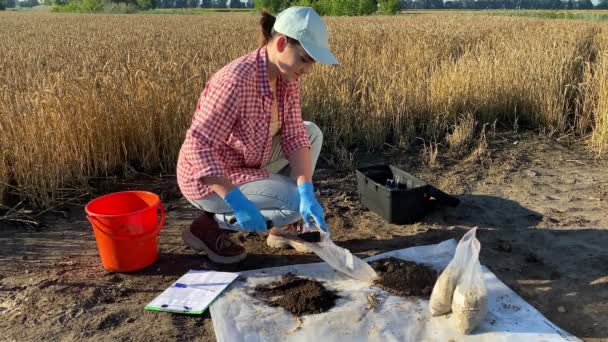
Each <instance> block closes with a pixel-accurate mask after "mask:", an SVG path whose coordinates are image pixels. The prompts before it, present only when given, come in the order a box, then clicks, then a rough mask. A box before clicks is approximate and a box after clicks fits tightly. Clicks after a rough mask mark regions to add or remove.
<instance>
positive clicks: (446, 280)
mask: <svg viewBox="0 0 608 342" xmlns="http://www.w3.org/2000/svg"><path fill="white" fill-rule="evenodd" d="M476 231H477V228H473V229H471V230H469V231H468V232H467V233H466V234H465V235H464V236H463V237H462V239H460V242H458V246H456V252H455V253H454V257H453V258H452V260H451V261H450V263H449V264H448V266H447V267H446V268H445V269H444V270H443V272H442V273H441V275H440V276H439V278H437V282H436V283H435V286H434V287H433V292H432V293H431V299H430V300H429V306H430V311H431V315H432V316H441V315H445V314H447V313H450V311H452V296H453V294H454V290H455V289H456V284H457V283H458V280H459V279H460V276H461V275H462V273H463V271H464V269H465V268H466V266H467V262H468V261H469V260H470V259H471V255H472V249H471V244H472V242H473V240H475V241H477V240H476V239H475V232H476Z"/></svg>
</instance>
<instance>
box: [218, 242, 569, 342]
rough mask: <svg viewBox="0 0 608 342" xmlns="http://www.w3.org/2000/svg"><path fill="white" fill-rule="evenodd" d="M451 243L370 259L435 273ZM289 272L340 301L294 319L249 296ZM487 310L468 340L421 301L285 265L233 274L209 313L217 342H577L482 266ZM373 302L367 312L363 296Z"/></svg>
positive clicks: (322, 270) (320, 269) (321, 270)
mask: <svg viewBox="0 0 608 342" xmlns="http://www.w3.org/2000/svg"><path fill="white" fill-rule="evenodd" d="M455 248H456V241H455V240H453V239H452V240H447V241H444V242H442V243H440V244H437V245H428V246H419V247H411V248H406V249H401V250H396V251H392V252H388V253H383V254H380V255H376V256H373V257H371V258H368V259H366V260H367V261H372V260H375V259H380V258H384V257H388V256H394V257H397V258H401V259H404V260H410V261H415V262H418V263H426V264H430V265H432V266H433V267H435V268H436V269H437V270H442V269H443V268H444V267H445V266H446V265H447V264H448V262H449V261H450V260H451V258H452V256H453V254H454V250H455ZM288 272H291V273H293V274H295V275H297V276H301V277H310V278H314V279H316V280H318V281H321V282H322V283H323V284H324V285H325V286H326V287H328V288H330V289H334V290H336V291H337V292H338V295H339V296H340V297H341V298H340V299H338V301H337V302H336V306H335V307H334V308H332V309H331V310H329V311H327V312H325V313H321V314H315V315H307V316H303V317H302V318H301V319H297V318H296V317H294V316H293V315H291V313H289V312H287V311H285V310H283V309H281V308H273V307H270V306H268V305H266V304H264V303H262V302H260V301H259V300H257V299H255V298H253V297H252V296H251V295H250V294H251V292H252V291H253V288H254V287H255V286H256V285H259V284H266V283H269V282H272V281H276V280H279V279H280V278H281V276H283V275H284V274H286V273H288ZM483 272H484V277H485V281H486V285H487V288H488V307H489V312H488V315H487V317H486V319H485V320H484V321H483V322H482V323H481V325H480V326H479V327H478V328H477V329H476V330H475V331H474V333H473V334H471V335H463V334H461V333H459V332H458V331H457V330H456V328H455V327H454V322H453V321H452V320H451V319H450V315H447V316H440V317H431V316H430V313H429V310H428V300H425V299H420V298H414V297H408V298H403V297H397V296H392V295H389V294H388V293H386V292H384V291H382V290H379V289H378V288H376V287H370V284H368V283H364V282H361V281H357V280H353V279H350V278H348V277H346V276H345V275H343V274H341V273H338V272H336V271H334V270H332V269H331V268H330V267H329V266H328V265H327V264H325V263H316V264H303V265H289V266H282V267H274V268H266V269H260V270H254V271H247V272H241V273H240V274H241V275H242V276H243V277H246V279H245V280H241V279H240V278H242V277H239V279H237V280H236V281H235V282H234V283H233V284H232V285H231V286H230V287H229V288H228V289H227V290H226V291H225V292H224V294H223V295H222V296H221V297H220V298H218V299H217V300H216V301H215V302H214V303H213V304H212V305H211V308H210V311H211V316H212V319H213V327H214V329H215V334H216V337H217V340H218V342H237V341H416V342H418V341H438V342H446V341H487V342H490V341H491V342H497V341H517V342H519V341H544V342H549V341H579V339H577V338H575V337H573V336H572V335H570V334H568V333H567V332H565V331H563V330H562V329H560V328H558V327H557V326H555V325H554V324H553V323H551V322H550V321H549V320H547V319H546V318H545V317H544V316H543V315H542V314H541V313H540V312H538V311H537V310H536V309H534V308H533V307H532V306H531V305H530V304H528V303H526V302H525V301H524V300H523V299H522V298H521V297H519V296H518V295H517V294H515V292H513V291H511V289H509V288H508V287H507V286H506V285H505V284H503V283H502V282H501V281H500V280H498V278H496V276H495V275H494V274H493V273H492V272H490V271H489V270H488V269H487V268H485V267H484V268H483ZM371 293H376V294H377V298H378V299H379V300H378V301H379V303H378V304H377V305H376V307H375V308H372V309H370V305H369V299H368V297H369V294H371Z"/></svg>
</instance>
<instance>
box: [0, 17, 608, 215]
mask: <svg viewBox="0 0 608 342" xmlns="http://www.w3.org/2000/svg"><path fill="white" fill-rule="evenodd" d="M237 20H238V21H240V22H239V23H238V24H237ZM256 21H257V17H256V16H253V15H250V14H217V15H215V14H210V15H205V16H165V15H131V16H120V15H75V14H69V15H60V14H36V13H10V14H8V13H7V14H0V41H1V42H2V44H3V47H8V48H1V49H0V70H1V72H0V129H1V131H2V132H3V134H2V135H1V136H0V149H1V151H2V154H1V155H0V163H2V164H0V192H2V191H3V190H2V184H6V183H10V184H12V185H13V186H14V187H16V188H17V189H20V190H19V191H18V192H19V193H20V195H21V196H23V197H25V198H27V199H30V200H32V201H34V203H36V204H38V205H47V204H48V203H50V202H53V201H54V200H56V196H57V193H58V189H60V188H62V187H63V186H65V185H66V184H70V183H72V184H77V185H79V186H81V187H86V186H87V184H88V180H89V177H93V176H104V175H116V174H119V175H120V174H125V173H127V172H129V170H131V169H133V168H134V169H137V170H154V171H158V170H161V171H163V172H169V173H170V172H173V170H174V167H175V162H176V160H177V153H178V151H179V147H180V145H181V142H182V139H183V137H184V132H185V130H186V129H187V127H188V125H189V122H190V118H191V115H192V112H193V110H194V106H195V104H196V99H197V98H198V95H199V93H200V92H201V91H202V89H203V87H204V83H205V81H206V80H207V79H208V77H209V76H210V75H211V74H212V73H213V72H214V71H216V70H217V69H218V68H220V67H221V66H222V65H224V64H225V63H227V62H229V61H231V60H233V59H234V58H236V57H238V56H240V55H242V54H244V53H246V52H248V51H251V50H252V49H254V48H255V30H256V28H255V25H256ZM327 22H328V26H329V29H330V31H331V45H332V46H333V49H334V50H335V51H336V54H337V56H338V58H339V59H340V60H341V62H342V66H341V67H339V68H330V67H317V68H316V70H315V72H314V73H313V74H312V75H310V76H309V77H307V78H306V79H305V81H304V83H303V85H304V86H303V95H304V97H303V108H304V112H305V116H306V117H307V119H312V120H314V121H316V122H317V123H318V124H319V125H320V126H321V127H322V128H323V130H324V131H325V133H326V146H325V148H326V150H325V151H326V152H327V153H326V155H327V156H329V159H330V160H332V161H333V162H334V163H335V164H336V165H339V166H352V165H353V163H354V161H353V154H352V151H353V150H355V149H359V150H362V149H369V148H371V149H374V148H380V147H381V146H383V144H384V143H387V142H388V143H390V144H391V145H398V146H404V145H406V144H408V143H410V142H411V141H412V140H413V139H415V137H416V136H422V137H424V138H425V139H427V138H429V137H443V136H445V134H446V133H447V132H450V130H451V127H453V125H455V124H456V123H457V121H458V119H459V118H461V117H462V115H463V114H465V113H471V115H472V117H474V118H475V120H476V121H478V122H493V121H494V120H496V119H498V120H499V121H501V122H507V123H512V122H514V121H515V118H519V122H520V123H522V124H523V123H525V124H526V125H532V126H538V127H543V128H546V129H547V131H554V132H565V131H575V132H576V133H578V134H588V133H591V132H592V129H594V130H593V132H592V134H591V135H590V136H591V140H590V141H591V144H590V146H592V147H593V149H595V150H596V151H598V152H604V151H606V146H607V143H608V133H607V132H608V128H607V127H608V102H607V100H606V99H607V98H608V96H606V95H608V94H607V92H608V89H607V87H608V86H606V84H608V82H607V81H608V75H607V74H608V72H607V71H606V70H607V67H608V57H606V53H607V52H608V50H607V48H606V44H605V39H604V38H603V37H604V36H605V35H606V26H605V24H600V23H582V22H564V21H550V20H547V21H543V20H529V19H522V18H503V17H483V16H480V17H470V18H469V17H462V16H460V17H458V16H447V15H437V16H434V15H428V16H423V17H366V18H330V19H327ZM460 126H462V128H463V129H465V128H466V127H468V126H466V127H465V126H463V124H462V123H461V124H459V125H457V126H456V127H460ZM466 129H468V128H466ZM463 134H464V135H463V139H464V137H466V136H467V134H468V133H466V132H464V131H463ZM452 139H457V138H455V137H453V138H452ZM454 143H456V142H455V140H454ZM430 148H431V149H432V148H435V149H436V148H437V145H435V146H431V147H430ZM429 151H431V150H429ZM432 155H433V154H432V153H431V154H429V156H432ZM435 155H436V153H435ZM429 161H430V160H429Z"/></svg>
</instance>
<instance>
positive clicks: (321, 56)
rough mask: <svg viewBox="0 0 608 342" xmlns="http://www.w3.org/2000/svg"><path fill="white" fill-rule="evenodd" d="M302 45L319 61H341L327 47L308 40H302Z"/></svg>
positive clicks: (333, 62)
mask: <svg viewBox="0 0 608 342" xmlns="http://www.w3.org/2000/svg"><path fill="white" fill-rule="evenodd" d="M300 45H302V47H303V48H304V51H306V53H308V55H310V57H312V59H314V60H315V61H316V62H317V63H321V64H330V65H338V64H340V62H338V60H337V59H336V57H335V56H334V54H333V53H331V51H329V50H328V49H326V48H322V47H318V46H315V45H312V44H307V43H306V42H302V41H301V42H300Z"/></svg>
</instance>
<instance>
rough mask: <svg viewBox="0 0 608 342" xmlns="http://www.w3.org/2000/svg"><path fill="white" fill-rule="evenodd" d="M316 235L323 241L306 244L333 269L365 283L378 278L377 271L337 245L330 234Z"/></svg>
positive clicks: (321, 232) (320, 233) (320, 232)
mask: <svg viewBox="0 0 608 342" xmlns="http://www.w3.org/2000/svg"><path fill="white" fill-rule="evenodd" d="M317 229H318V227H317ZM315 233H319V236H320V238H321V239H320V240H321V241H320V242H318V243H306V245H307V246H308V247H309V248H310V249H311V250H312V251H313V252H314V253H315V254H316V255H317V256H318V257H319V258H321V259H322V260H323V261H325V262H326V263H327V264H328V265H329V266H331V267H332V268H333V269H335V270H336V271H339V272H342V273H344V274H346V275H347V276H349V277H351V278H353V279H357V280H361V281H365V282H372V281H374V280H375V279H376V278H378V274H377V273H376V271H374V269H373V268H372V267H371V266H370V265H369V264H368V263H367V262H365V261H363V260H361V259H359V258H358V257H356V256H354V255H353V254H352V253H351V252H350V251H349V250H348V249H346V248H342V247H340V246H338V245H336V244H335V243H334V242H333V241H332V240H331V238H330V236H329V234H328V233H325V232H323V231H317V232H315Z"/></svg>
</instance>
